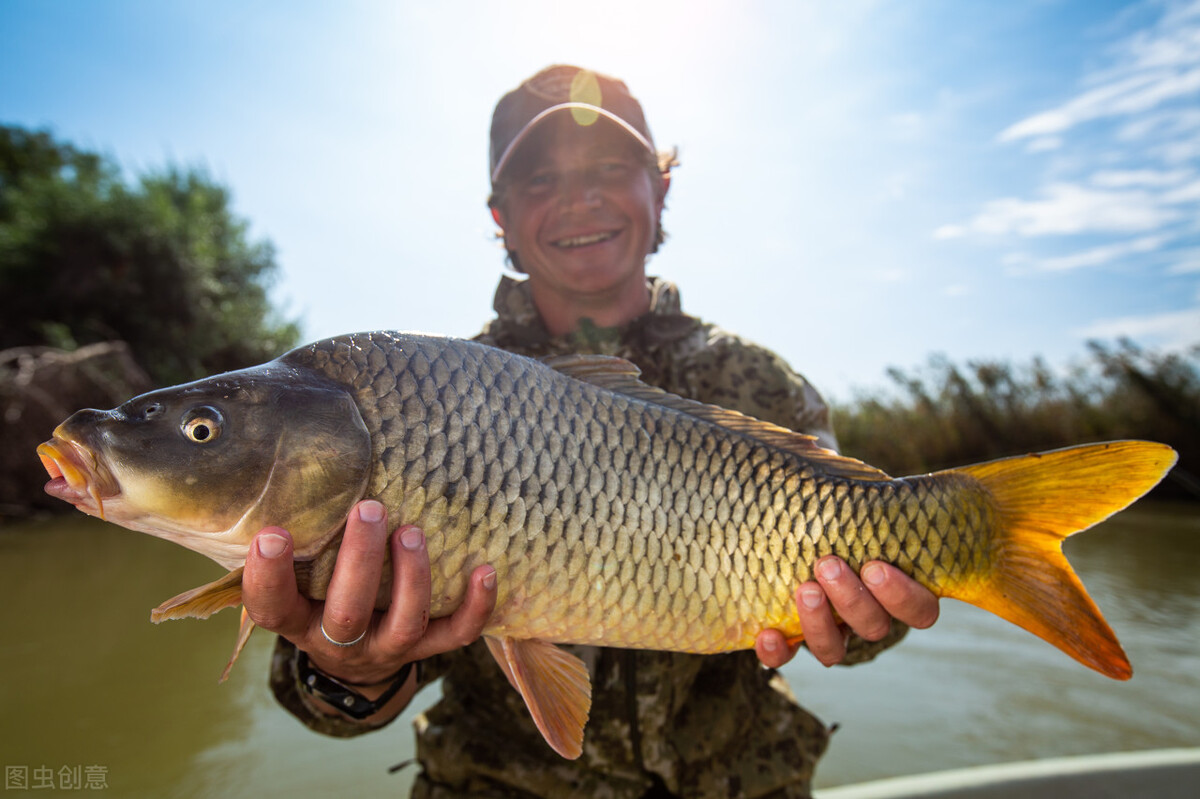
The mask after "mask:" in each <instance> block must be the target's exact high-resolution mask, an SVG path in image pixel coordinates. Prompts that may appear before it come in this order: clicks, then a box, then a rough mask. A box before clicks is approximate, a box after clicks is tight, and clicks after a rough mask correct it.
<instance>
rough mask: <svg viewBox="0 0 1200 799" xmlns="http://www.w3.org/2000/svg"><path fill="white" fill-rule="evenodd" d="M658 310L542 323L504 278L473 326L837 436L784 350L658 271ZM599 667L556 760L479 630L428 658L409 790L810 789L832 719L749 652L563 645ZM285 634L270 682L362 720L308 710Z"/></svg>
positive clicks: (519, 348)
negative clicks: (708, 308)
mask: <svg viewBox="0 0 1200 799" xmlns="http://www.w3.org/2000/svg"><path fill="white" fill-rule="evenodd" d="M650 288H651V311H650V312H649V313H648V314H646V315H645V316H643V317H641V318H639V319H637V320H635V321H634V322H632V323H630V324H629V325H626V326H623V327H620V328H605V329H600V328H596V327H595V326H592V325H588V324H586V323H585V324H584V325H583V326H582V327H581V328H580V329H579V330H577V331H575V332H573V333H571V334H569V335H567V336H558V337H555V336H550V335H549V334H548V333H547V331H546V329H545V327H544V326H543V325H542V322H541V319H540V317H539V316H538V314H537V311H536V309H535V308H534V306H533V302H532V300H531V299H530V297H529V293H528V290H527V287H526V285H525V284H524V283H523V282H518V281H515V280H512V279H510V278H504V279H503V280H502V281H501V283H500V287H499V289H498V290H497V292H496V302H495V308H496V312H497V314H498V316H497V318H496V319H494V320H493V321H492V322H490V323H489V324H488V325H487V326H486V327H485V328H484V330H483V332H482V333H481V334H480V335H479V336H478V337H477V340H479V341H482V342H484V343H486V344H491V345H493V346H497V347H501V348H503V349H506V350H510V351H513V352H518V353H521V354H525V355H531V356H535V357H538V356H545V355H555V354H563V353H570V352H586V353H599V354H606V355H618V356H621V357H623V358H626V359H628V360H630V361H633V362H634V363H635V364H637V365H638V367H640V368H641V370H642V379H643V380H645V381H646V382H648V383H651V384H653V385H656V386H659V387H661V388H664V389H666V390H668V391H671V392H674V393H676V394H681V395H683V396H687V397H691V398H694V399H698V400H701V401H703V402H708V403H713V404H716V405H721V406H724V407H727V408H733V409H736V410H739V411H742V412H743V413H747V414H750V415H752V416H756V417H758V418H760V419H764V420H767V421H771V422H774V423H776V424H780V425H783V426H785V427H789V428H791V429H793V430H798V431H801V432H806V433H809V434H811V435H815V436H817V437H818V438H819V439H820V440H821V441H822V443H824V444H825V445H826V446H829V447H836V446H837V441H836V439H835V438H834V435H833V430H832V426H831V424H830V419H829V410H828V407H827V406H826V405H825V402H824V401H823V400H822V399H821V397H820V395H819V394H818V393H817V392H816V390H815V389H813V387H812V386H811V385H809V383H808V382H807V381H806V380H805V379H804V378H803V377H801V376H800V375H798V374H796V373H795V372H793V371H792V370H791V368H790V367H789V366H788V365H787V364H786V363H785V362H784V361H783V360H782V359H781V358H780V357H779V356H777V355H775V354H774V353H772V352H770V351H769V350H766V349H764V348H762V347H759V346H757V345H754V344H752V343H750V342H747V341H745V340H743V339H741V338H739V337H737V336H735V335H733V334H731V333H728V332H726V331H724V330H721V329H720V328H718V327H716V326H715V325H712V324H709V323H706V322H703V321H701V320H699V319H696V318H694V317H691V316H687V315H685V314H683V313H682V311H681V310H680V302H679V293H678V291H677V290H676V288H675V287H674V285H672V284H670V283H667V282H665V281H662V280H658V279H655V278H651V280H650ZM904 632H905V628H904V627H903V625H900V624H899V623H896V624H894V630H893V633H892V634H891V635H890V636H889V637H888V638H887V639H885V640H884V641H881V642H877V643H869V642H866V641H863V640H861V639H858V638H853V637H852V639H851V642H850V647H849V653H848V655H847V658H846V660H845V663H848V664H849V663H859V662H863V661H865V660H869V659H871V658H872V657H874V656H875V655H876V654H877V653H878V652H880V651H882V650H883V649H885V648H887V647H888V646H891V645H892V644H894V643H895V642H896V641H898V640H899V639H900V637H902V636H903V634H904ZM570 649H571V651H573V652H574V653H575V654H576V655H578V656H579V657H580V658H582V659H583V661H584V662H585V663H586V664H587V666H588V671H589V673H590V674H591V676H592V685H593V687H592V709H591V715H590V718H589V720H588V725H587V729H586V733H585V737H584V749H583V755H582V756H581V757H580V758H579V759H578V760H574V761H569V760H564V759H563V758H561V757H559V756H558V755H557V754H555V753H554V751H553V750H551V749H550V748H549V747H548V746H547V745H546V744H545V742H544V741H543V740H542V737H541V735H540V733H538V731H537V729H536V727H534V725H533V721H532V719H531V718H530V716H529V712H528V710H526V708H525V706H524V703H523V701H522V699H521V697H520V695H519V694H518V693H517V692H516V691H515V690H513V689H512V687H511V686H509V684H508V682H507V680H506V679H505V678H504V675H503V673H502V672H501V671H500V668H499V667H498V666H497V665H496V663H495V662H494V660H493V659H492V656H491V654H490V652H489V651H488V649H487V647H486V646H484V645H483V643H482V642H477V643H476V644H474V645H472V646H470V647H467V648H466V649H463V650H459V651H457V652H450V653H447V654H445V655H441V656H439V657H435V658H432V659H430V660H428V661H425V662H424V663H423V664H422V666H423V667H422V669H421V680H422V683H423V684H427V683H430V682H432V681H434V680H436V679H438V678H439V677H440V678H443V679H442V693H443V697H442V700H441V701H440V702H438V703H437V704H436V705H435V706H433V707H432V708H430V709H429V710H428V711H427V712H426V713H425V714H423V715H422V716H421V717H419V718H418V719H417V722H416V727H417V757H418V760H419V761H420V763H421V765H422V767H423V769H424V770H423V772H422V773H421V774H420V775H418V777H417V780H416V784H415V785H414V789H413V796H414V797H422V799H424V798H426V797H428V798H429V799H433V798H434V797H436V798H437V799H441V798H442V797H452V796H489V797H534V796H546V797H580V798H581V799H582V797H613V798H614V799H624V798H625V797H629V799H635V797H650V796H721V797H766V796H770V797H807V796H809V791H810V786H811V781H812V776H813V770H814V767H815V765H816V762H817V759H818V758H819V757H820V756H821V754H822V752H823V751H824V750H825V747H826V745H827V743H828V738H829V732H830V731H829V730H828V729H827V728H826V727H825V725H824V724H822V723H821V722H820V721H819V720H818V719H817V718H816V717H815V716H813V715H812V714H810V713H808V712H807V711H805V710H804V709H803V708H801V707H800V706H799V705H798V704H796V702H795V700H794V699H793V698H792V696H791V693H790V692H789V690H788V687H787V685H786V683H785V682H784V680H783V678H782V677H780V676H779V675H778V674H776V673H774V672H773V671H769V670H766V669H764V668H763V667H762V666H761V664H759V662H758V659H757V657H756V656H755V654H754V653H753V652H749V651H745V652H736V653H730V654H723V655H709V656H700V655H686V654H677V653H669V652H652V651H639V650H622V649H604V648H597V647H570ZM292 653H293V650H291V648H290V646H289V645H287V643H286V642H284V641H282V639H281V646H280V648H279V649H278V650H277V656H276V658H275V664H274V666H273V669H272V671H273V674H272V684H273V686H274V688H275V690H276V695H277V696H278V697H279V699H280V701H281V702H282V703H283V704H284V705H285V707H288V709H289V710H291V711H292V712H293V713H294V714H296V715H297V716H298V717H299V718H300V719H301V720H302V721H304V722H305V723H306V724H307V725H308V726H309V727H311V728H313V729H315V730H317V731H320V732H325V733H328V734H333V735H351V734H355V733H358V732H365V731H366V730H367V729H368V728H366V727H364V726H362V725H355V724H354V723H352V722H349V721H346V720H342V719H331V718H329V717H327V716H323V715H321V714H319V713H317V712H316V711H314V710H313V709H312V707H311V705H309V703H308V702H306V701H305V697H304V696H303V692H301V691H298V690H297V689H296V681H295V674H294V655H293V654H292Z"/></svg>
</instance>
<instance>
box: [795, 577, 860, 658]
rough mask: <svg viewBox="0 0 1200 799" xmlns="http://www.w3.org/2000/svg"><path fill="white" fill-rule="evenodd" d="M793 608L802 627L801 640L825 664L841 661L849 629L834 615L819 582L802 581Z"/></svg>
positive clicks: (844, 654)
mask: <svg viewBox="0 0 1200 799" xmlns="http://www.w3.org/2000/svg"><path fill="white" fill-rule="evenodd" d="M796 611H797V612H798V613H799V615H800V628H801V629H802V630H804V643H805V645H807V646H808V651H809V652H812V654H813V657H815V658H816V659H817V660H818V661H820V662H821V663H822V664H824V665H826V666H833V665H836V664H837V663H840V662H841V661H842V658H844V657H845V656H846V643H847V640H848V639H849V632H848V631H846V630H845V629H843V628H842V627H841V625H839V624H838V622H837V619H836V618H834V615H833V608H832V607H831V606H830V604H829V599H828V597H826V596H825V589H824V588H822V587H821V584H820V583H814V582H809V583H804V584H803V585H801V586H800V587H799V588H798V589H797V590H796Z"/></svg>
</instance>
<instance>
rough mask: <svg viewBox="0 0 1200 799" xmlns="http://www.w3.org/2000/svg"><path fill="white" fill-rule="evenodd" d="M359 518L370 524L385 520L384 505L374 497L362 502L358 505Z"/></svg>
mask: <svg viewBox="0 0 1200 799" xmlns="http://www.w3.org/2000/svg"><path fill="white" fill-rule="evenodd" d="M358 518H359V519H361V520H362V521H364V522H368V523H370V524H374V523H375V522H380V521H383V505H381V504H380V503H378V502H376V501H375V500H373V499H369V500H367V501H366V502H362V503H360V504H359V506H358Z"/></svg>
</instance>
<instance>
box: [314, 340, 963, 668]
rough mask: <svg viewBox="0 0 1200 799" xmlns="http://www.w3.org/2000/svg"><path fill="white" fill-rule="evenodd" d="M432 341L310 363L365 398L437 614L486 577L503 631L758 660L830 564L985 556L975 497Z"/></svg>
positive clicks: (923, 576)
mask: <svg viewBox="0 0 1200 799" xmlns="http://www.w3.org/2000/svg"><path fill="white" fill-rule="evenodd" d="M420 343H421V346H420V348H414V347H412V346H411V345H410V346H406V343H405V342H404V341H403V340H397V339H395V338H393V337H391V336H384V335H376V336H371V337H358V338H355V339H353V340H351V341H347V340H334V341H331V342H327V343H325V344H324V346H314V347H312V348H310V349H309V350H308V351H307V352H308V358H309V364H308V365H309V366H311V367H312V368H314V369H318V370H320V371H322V372H325V373H326V374H328V375H329V376H330V377H333V378H334V379H337V380H341V381H344V382H347V383H349V384H350V385H352V386H353V387H354V390H355V392H356V394H357V398H358V404H359V407H360V409H361V411H362V413H363V418H364V422H365V423H366V425H367V429H368V431H369V432H370V434H371V442H372V449H373V452H374V455H375V461H376V462H377V463H378V464H379V467H378V468H376V469H375V470H374V471H373V473H372V475H371V478H370V482H369V485H368V490H367V493H368V495H371V496H376V497H378V498H379V499H381V500H382V501H383V502H384V503H385V504H386V505H387V506H388V508H389V510H390V512H391V515H392V518H394V519H396V520H398V521H403V522H406V523H413V524H419V525H421V526H422V527H424V528H425V530H426V533H427V537H428V548H429V554H430V559H431V563H432V566H433V570H434V588H433V596H434V605H433V607H432V608H431V613H432V614H433V615H434V616H435V617H436V616H440V615H445V614H447V613H449V612H451V611H452V610H453V609H454V608H455V607H456V606H457V604H458V603H459V602H460V601H461V599H462V597H463V595H464V593H465V591H466V583H467V579H468V577H469V575H470V573H471V571H472V569H473V568H474V567H476V566H478V565H482V564H485V563H486V564H491V565H492V566H493V567H495V568H496V569H497V572H498V574H499V575H500V579H499V585H500V594H499V597H498V600H497V612H496V615H495V616H494V618H493V622H492V625H491V628H490V631H491V632H493V633H494V634H496V635H518V634H519V635H521V636H528V637H539V638H545V639H547V640H556V641H562V642H571V643H593V644H606V645H610V646H630V647H661V646H664V645H670V646H672V648H679V649H683V650H686V651H692V652H718V651H726V650H729V649H737V648H745V647H747V646H752V645H753V639H754V636H755V635H756V634H757V632H758V631H759V630H761V629H762V628H763V627H764V626H773V627H778V628H779V629H781V630H783V631H784V632H785V634H788V635H793V636H797V635H799V634H800V633H801V631H800V630H799V628H798V626H797V623H796V617H795V610H794V599H793V592H794V590H795V587H796V586H797V585H798V584H799V583H801V582H804V581H806V580H808V579H810V578H811V577H812V571H811V569H812V565H813V563H814V562H815V560H816V559H817V558H819V557H822V556H824V555H827V554H837V555H840V556H842V557H843V558H845V559H846V560H847V561H848V562H849V563H850V565H851V567H852V568H855V569H857V568H858V567H860V566H861V565H862V564H863V563H865V562H866V561H867V560H869V559H871V558H873V557H879V556H880V555H882V556H884V557H887V558H889V559H891V560H893V561H894V562H896V563H897V565H899V566H900V568H902V569H903V570H905V571H906V572H908V573H910V574H913V575H914V576H916V577H917V578H918V579H920V580H922V581H923V582H925V583H926V584H934V583H936V582H938V581H939V580H945V579H955V578H957V577H958V576H960V575H961V574H962V573H964V572H965V571H966V570H969V569H971V568H977V567H978V566H979V565H980V561H981V558H982V553H984V552H985V550H986V547H987V540H986V536H982V535H980V531H981V530H982V529H983V525H982V520H983V518H984V516H985V515H986V514H985V509H984V508H973V509H970V508H965V507H964V508H960V509H959V510H958V511H957V515H955V514H954V511H955V509H956V508H959V506H963V505H964V498H970V497H972V496H973V497H974V499H973V500H971V501H973V502H974V503H975V504H976V505H980V504H982V505H986V498H985V497H984V496H983V495H982V493H981V492H979V491H977V490H976V491H975V492H974V494H972V491H971V490H970V487H969V486H967V487H966V490H963V487H962V486H958V487H948V486H946V487H940V488H939V487H938V486H934V485H932V480H920V479H917V480H907V481H895V482H887V483H878V482H859V481H854V480H848V479H846V478H838V477H829V476H824V475H822V474H821V473H820V470H819V469H816V468H814V467H813V466H812V465H811V464H808V463H806V462H805V461H804V460H803V459H802V458H801V457H800V456H797V455H794V454H791V453H787V452H781V451H779V450H778V449H775V448H772V447H770V446H768V445H765V444H763V443H761V442H757V441H754V440H753V439H749V438H748V437H747V436H745V435H743V434H739V433H734V432H731V431H728V430H724V429H722V428H720V427H717V426H716V425H714V424H712V423H711V422H708V421H706V420H703V419H699V418H696V417H694V416H690V415H687V414H684V413H680V412H678V411H676V410H674V409H672V408H668V407H664V406H661V405H655V404H653V403H649V402H645V401H642V400H639V399H637V398H633V397H629V396H626V395H624V394H621V393H616V392H613V391H608V390H605V389H604V388H601V387H598V386H595V385H591V384H588V383H585V382H582V381H579V380H574V379H571V378H570V377H568V376H566V375H563V374H561V373H558V372H555V371H552V370H548V369H546V368H543V367H541V366H539V365H537V364H536V363H534V362H532V361H529V360H527V359H524V358H518V357H514V356H512V355H509V354H507V353H504V352H501V351H498V350H494V349H491V348H485V347H477V346H473V345H469V344H464V343H463V342H455V341H450V340H446V341H437V342H435V343H436V344H440V346H429V344H428V343H427V342H420ZM295 360H297V361H299V360H300V359H299V358H296V359H295ZM943 482H945V481H943ZM755 484H757V490H755V487H754V486H755ZM747 489H749V490H747ZM968 504H969V502H968ZM939 514H940V518H939ZM952 518H953V519H954V520H956V521H958V522H960V523H961V522H962V521H964V520H967V519H971V518H974V519H976V520H977V522H978V523H977V524H976V525H975V527H974V528H970V529H969V530H968V531H967V532H965V533H962V534H959V535H958V536H957V540H958V541H959V542H964V541H966V542H972V545H971V546H969V547H961V546H960V547H958V548H955V549H950V548H947V547H946V546H945V545H944V542H943V539H942V536H941V535H940V534H939V533H938V532H937V530H938V529H939V522H941V523H942V526H941V529H945V523H946V522H947V521H948V520H950V519H952ZM964 529H967V528H964ZM386 597H387V593H386V590H385V589H381V601H382V602H386Z"/></svg>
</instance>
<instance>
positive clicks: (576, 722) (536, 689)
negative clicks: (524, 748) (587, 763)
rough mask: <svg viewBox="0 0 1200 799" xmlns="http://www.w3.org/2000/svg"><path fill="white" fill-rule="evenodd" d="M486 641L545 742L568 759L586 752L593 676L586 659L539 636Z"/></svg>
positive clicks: (487, 638)
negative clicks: (584, 738)
mask: <svg viewBox="0 0 1200 799" xmlns="http://www.w3.org/2000/svg"><path fill="white" fill-rule="evenodd" d="M484 640H485V641H487V645H488V649H490V650H491V652H492V656H493V657H495V658H496V662H497V663H499V664H500V668H501V669H503V670H504V676H506V677H508V681H509V682H510V683H511V684H512V686H513V687H514V688H516V689H517V691H518V692H519V693H520V694H521V697H522V698H523V699H524V700H525V705H526V707H528V708H529V713H530V715H532V716H533V723H534V724H536V725H537V728H538V730H539V731H540V732H541V733H542V737H543V738H545V739H546V743H548V744H550V747H551V748H552V749H554V751H556V752H558V753H559V754H560V755H562V756H563V757H565V758H567V759H569V760H574V759H575V758H577V757H579V756H580V755H581V754H583V728H584V725H586V724H587V720H588V712H589V711H590V710H591V707H592V681H591V678H590V677H589V676H588V671H587V666H585V665H584V664H583V661H581V660H580V659H579V658H577V657H575V656H574V655H572V654H571V653H570V652H567V651H565V650H562V649H559V648H558V647H557V646H555V645H554V644H550V643H547V642H545V641H539V640H537V639H525V640H520V639H516V638H493V637H491V636H485V637H484Z"/></svg>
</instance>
